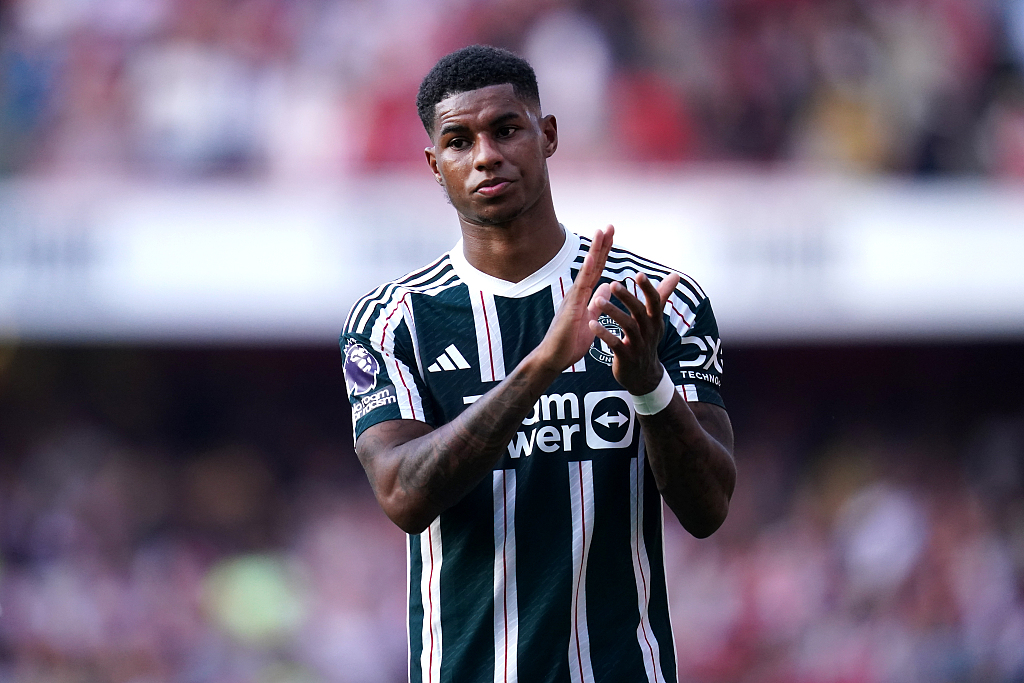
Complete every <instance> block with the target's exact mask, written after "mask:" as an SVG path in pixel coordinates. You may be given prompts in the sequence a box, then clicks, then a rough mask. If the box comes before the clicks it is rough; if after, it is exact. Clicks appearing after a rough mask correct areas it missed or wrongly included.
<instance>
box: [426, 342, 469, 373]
mask: <svg viewBox="0 0 1024 683" xmlns="http://www.w3.org/2000/svg"><path fill="white" fill-rule="evenodd" d="M468 369H469V363H467V362H466V359H465V358H463V357H462V354H461V353H459V350H458V349H457V348H455V344H451V345H449V346H448V347H447V348H446V349H445V350H444V353H442V354H441V355H440V356H438V357H437V360H436V361H434V362H433V363H431V364H430V366H429V367H427V372H442V371H444V370H468Z"/></svg>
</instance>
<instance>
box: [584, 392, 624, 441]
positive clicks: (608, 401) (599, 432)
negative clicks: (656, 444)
mask: <svg viewBox="0 0 1024 683" xmlns="http://www.w3.org/2000/svg"><path fill="white" fill-rule="evenodd" d="M583 410H584V421H585V423H586V425H587V445H588V446H590V447H591V448H598V449H608V448H625V447H626V446H628V445H629V444H631V443H632V442H633V424H634V422H636V420H635V419H634V413H633V402H632V401H630V400H629V392H627V391H594V392H591V393H589V394H587V395H586V396H584V397H583Z"/></svg>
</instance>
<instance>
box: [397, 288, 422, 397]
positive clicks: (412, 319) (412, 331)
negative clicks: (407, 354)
mask: <svg viewBox="0 0 1024 683" xmlns="http://www.w3.org/2000/svg"><path fill="white" fill-rule="evenodd" d="M402 303H403V304H404V305H405V311H406V314H407V315H406V316H405V324H406V325H408V326H409V337H411V338H412V352H413V356H414V357H415V358H416V371H417V372H418V373H420V379H423V360H422V359H421V358H420V343H419V337H417V336H416V315H415V313H413V310H412V297H411V296H403V297H402Z"/></svg>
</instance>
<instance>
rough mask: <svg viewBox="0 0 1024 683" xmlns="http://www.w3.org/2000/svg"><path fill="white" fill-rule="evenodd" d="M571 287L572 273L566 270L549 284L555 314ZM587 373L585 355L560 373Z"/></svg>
mask: <svg viewBox="0 0 1024 683" xmlns="http://www.w3.org/2000/svg"><path fill="white" fill-rule="evenodd" d="M570 287H572V271H570V270H566V271H565V272H564V273H562V274H561V275H559V276H558V282H553V283H551V303H552V305H554V307H555V313H558V307H559V306H561V305H562V301H563V300H564V299H565V293H566V292H568V291H569V288H570ZM586 371H587V355H586V354H583V358H580V359H579V360H578V361H576V362H575V363H573V364H572V365H570V366H569V367H567V368H566V369H565V370H563V371H562V372H586Z"/></svg>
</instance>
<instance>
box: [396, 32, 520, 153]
mask: <svg viewBox="0 0 1024 683" xmlns="http://www.w3.org/2000/svg"><path fill="white" fill-rule="evenodd" d="M504 83H509V84H511V85H512V90H513V92H515V94H516V96H517V97H519V98H521V99H523V100H525V101H527V102H531V103H533V104H536V105H537V106H538V107H539V106H540V92H539V91H538V90H537V75H536V74H534V73H533V67H532V66H530V63H529V62H527V61H526V60H525V59H523V58H522V57H520V56H519V55H517V54H515V53H513V52H509V51H508V50H503V49H501V48H500V47H492V46H490V45H470V46H469V47H464V48H462V49H461V50H456V51H455V52H452V53H449V54H447V55H445V56H444V57H442V58H441V59H439V60H438V61H437V64H435V65H434V68H433V69H431V70H430V73H428V74H427V75H426V77H425V78H424V79H423V82H422V83H420V91H419V94H417V95H416V109H417V110H418V111H419V114H420V121H422V122H423V127H424V128H425V129H426V130H427V135H430V136H433V134H434V107H435V106H436V105H437V103H438V102H440V101H441V100H443V99H446V98H448V97H451V96H452V95H457V94H459V93H463V92H468V91H470V90H476V89H477V88H486V87H487V86H489V85H502V84H504Z"/></svg>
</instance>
